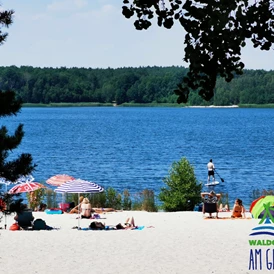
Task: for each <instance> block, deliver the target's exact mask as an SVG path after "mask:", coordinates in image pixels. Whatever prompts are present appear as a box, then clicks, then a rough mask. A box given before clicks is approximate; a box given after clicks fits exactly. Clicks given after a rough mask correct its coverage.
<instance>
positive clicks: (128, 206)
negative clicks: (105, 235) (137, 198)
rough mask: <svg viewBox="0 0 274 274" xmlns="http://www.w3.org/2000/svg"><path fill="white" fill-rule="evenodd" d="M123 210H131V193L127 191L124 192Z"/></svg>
mask: <svg viewBox="0 0 274 274" xmlns="http://www.w3.org/2000/svg"><path fill="white" fill-rule="evenodd" d="M122 205H123V206H122V208H123V209H124V210H131V205H132V201H131V198H130V193H129V191H128V190H127V189H125V190H124V192H123V202H122Z"/></svg>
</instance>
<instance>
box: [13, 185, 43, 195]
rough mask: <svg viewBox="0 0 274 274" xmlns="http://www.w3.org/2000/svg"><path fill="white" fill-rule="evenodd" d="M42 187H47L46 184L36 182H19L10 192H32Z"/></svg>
mask: <svg viewBox="0 0 274 274" xmlns="http://www.w3.org/2000/svg"><path fill="white" fill-rule="evenodd" d="M40 188H45V186H44V185H42V184H40V183H36V182H28V183H21V184H17V185H15V186H14V187H12V188H11V189H10V190H9V192H8V193H9V194H18V193H23V192H32V191H35V190H37V189H40Z"/></svg>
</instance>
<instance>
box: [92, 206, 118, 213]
mask: <svg viewBox="0 0 274 274" xmlns="http://www.w3.org/2000/svg"><path fill="white" fill-rule="evenodd" d="M93 210H94V212H95V213H106V212H115V211H116V210H115V209H114V208H112V207H107V208H106V207H104V208H103V207H94V208H93Z"/></svg>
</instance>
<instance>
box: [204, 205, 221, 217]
mask: <svg viewBox="0 0 274 274" xmlns="http://www.w3.org/2000/svg"><path fill="white" fill-rule="evenodd" d="M215 212H216V217H218V204H217V203H204V213H210V214H211V213H215Z"/></svg>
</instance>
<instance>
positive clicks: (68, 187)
mask: <svg viewBox="0 0 274 274" xmlns="http://www.w3.org/2000/svg"><path fill="white" fill-rule="evenodd" d="M54 191H55V192H59V193H78V204H80V193H100V192H103V191H104V188H102V187H101V186H99V185H97V184H95V183H93V182H89V181H85V180H81V179H75V180H72V181H68V182H66V183H64V184H62V185H60V186H58V187H57V188H56V189H55V190H54ZM78 228H80V210H79V216H78Z"/></svg>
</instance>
